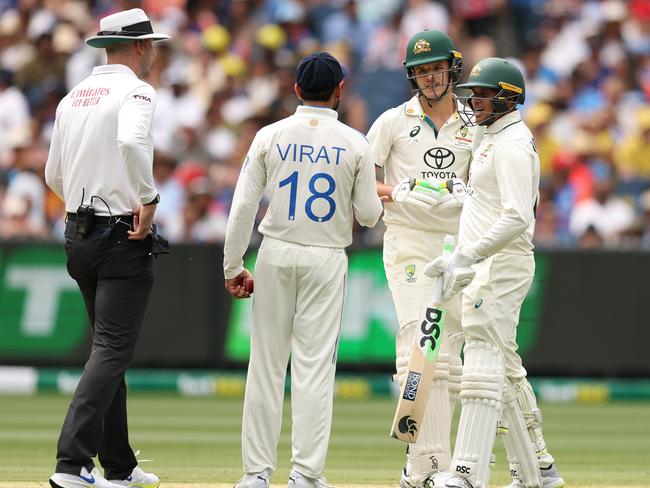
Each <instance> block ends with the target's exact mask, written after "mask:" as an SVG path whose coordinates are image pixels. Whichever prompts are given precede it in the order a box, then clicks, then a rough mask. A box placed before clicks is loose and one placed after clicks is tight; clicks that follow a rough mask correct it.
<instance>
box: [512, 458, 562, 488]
mask: <svg viewBox="0 0 650 488" xmlns="http://www.w3.org/2000/svg"><path fill="white" fill-rule="evenodd" d="M539 472H540V473H541V475H542V488H562V487H563V486H564V478H562V476H560V473H558V472H557V468H556V467H555V464H551V465H550V466H549V467H547V468H539ZM505 488H525V485H524V483H523V482H522V481H521V480H520V479H519V478H517V477H515V476H513V477H512V483H510V484H509V485H508V486H506V487H505Z"/></svg>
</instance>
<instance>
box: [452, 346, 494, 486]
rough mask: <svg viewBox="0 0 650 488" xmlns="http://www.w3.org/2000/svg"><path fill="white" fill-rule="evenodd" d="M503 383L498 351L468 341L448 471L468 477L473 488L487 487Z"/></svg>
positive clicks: (454, 474) (492, 347) (491, 347)
mask: <svg viewBox="0 0 650 488" xmlns="http://www.w3.org/2000/svg"><path fill="white" fill-rule="evenodd" d="M504 381H505V362H504V358H503V354H502V353H501V351H500V350H499V348H498V347H497V346H494V345H492V344H490V343H488V342H485V341H468V342H467V344H466V345H465V365H464V366H463V376H462V381H461V391H460V401H461V405H462V411H461V414H460V424H459V426H458V435H457V437H456V448H455V450H454V459H453V461H452V463H451V469H450V472H451V474H452V476H458V477H462V478H467V479H468V480H469V481H470V482H471V484H472V486H474V488H486V487H487V485H488V480H489V478H490V456H491V454H492V447H493V445H494V438H495V435H496V430H497V420H498V419H499V417H500V416H501V408H502V403H501V402H502V394H503V385H504Z"/></svg>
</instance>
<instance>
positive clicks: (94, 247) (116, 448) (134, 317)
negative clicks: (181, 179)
mask: <svg viewBox="0 0 650 488" xmlns="http://www.w3.org/2000/svg"><path fill="white" fill-rule="evenodd" d="M128 229H129V228H128V227H127V226H126V225H124V224H123V223H119V224H117V225H116V226H115V227H113V229H112V230H110V229H108V226H107V225H96V226H95V229H94V230H93V232H92V233H91V234H90V235H89V236H87V237H83V238H82V237H78V236H77V227H76V223H75V222H71V221H68V223H67V225H66V230H65V237H66V244H65V248H66V253H67V256H68V262H67V267H68V273H69V274H70V276H72V278H74V279H75V280H76V281H77V283H78V284H79V288H80V289H81V293H82V295H83V299H84V302H85V304H86V309H87V311H88V318H89V319H90V324H91V326H92V328H93V334H92V349H91V353H90V357H89V358H88V361H87V362H86V364H85V366H84V371H83V375H82V376H81V381H80V382H79V385H78V386H77V389H76V391H75V393H74V397H73V399H72V402H71V404H70V407H69V409H68V413H67V415H66V418H65V421H64V422H63V427H62V429H61V435H60V437H59V442H58V445H57V464H56V472H58V473H68V474H74V475H78V474H79V472H80V470H81V467H82V466H85V467H86V468H87V469H88V470H89V471H90V470H91V469H92V468H93V467H94V464H93V461H92V458H93V457H94V456H97V455H98V456H99V462H100V463H101V464H102V466H103V467H104V474H105V477H106V478H107V479H125V478H127V477H128V476H129V475H130V474H131V471H133V468H135V466H136V465H137V461H136V459H135V456H134V454H133V450H132V449H131V446H130V445H129V433H128V426H127V411H126V383H125V381H124V373H125V371H126V369H127V368H128V366H129V365H130V364H131V361H132V359H133V353H134V350H135V345H136V341H137V338H138V333H139V331H140V326H141V324H142V319H143V317H144V313H145V310H146V306H147V300H148V298H149V292H150V291H151V287H152V285H153V258H152V256H151V255H150V252H151V236H149V237H148V238H147V239H145V240H144V241H130V240H128V239H127V233H126V232H127V230H128Z"/></svg>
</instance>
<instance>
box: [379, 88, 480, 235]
mask: <svg viewBox="0 0 650 488" xmlns="http://www.w3.org/2000/svg"><path fill="white" fill-rule="evenodd" d="M457 106H458V107H460V105H457ZM436 132H437V133H436ZM481 132H482V129H480V128H476V127H466V126H465V125H464V124H463V122H462V120H461V119H460V117H459V116H458V112H454V113H453V114H452V115H451V117H449V119H448V120H447V121H446V122H445V123H444V124H443V126H442V127H440V128H436V129H434V125H433V122H432V121H431V119H429V117H428V116H426V114H425V113H424V110H423V109H422V106H421V105H420V101H419V99H418V97H417V96H414V97H413V98H411V99H410V100H408V101H407V102H405V103H403V104H402V105H400V106H398V107H395V108H392V109H390V110H387V111H386V112H384V113H383V114H381V115H380V116H379V117H378V118H377V120H376V121H375V123H374V124H373V125H372V127H371V128H370V131H369V132H368V140H369V142H370V159H371V161H372V162H373V163H374V164H376V165H377V166H380V167H383V168H384V182H385V183H386V184H388V185H396V184H397V183H398V182H399V181H400V180H401V179H403V178H407V177H412V178H418V179H424V178H437V179H440V180H446V179H449V178H460V179H462V180H463V181H467V174H468V170H469V164H470V161H471V158H472V146H473V144H474V143H475V140H476V139H477V138H478V137H480V133H481ZM459 217H460V208H432V209H430V210H424V209H421V208H419V207H416V206H413V205H408V204H400V203H387V204H386V208H385V212H384V222H385V223H386V225H391V224H400V225H406V226H409V227H412V228H415V229H420V230H425V231H435V232H444V233H450V234H456V233H457V232H458V219H459Z"/></svg>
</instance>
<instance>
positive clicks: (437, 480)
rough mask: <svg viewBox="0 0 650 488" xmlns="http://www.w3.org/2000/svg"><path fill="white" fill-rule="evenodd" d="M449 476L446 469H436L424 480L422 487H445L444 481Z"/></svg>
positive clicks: (445, 481)
mask: <svg viewBox="0 0 650 488" xmlns="http://www.w3.org/2000/svg"><path fill="white" fill-rule="evenodd" d="M450 478H451V473H449V472H448V471H438V472H437V473H435V474H432V475H431V476H429V477H428V478H427V479H426V480H424V488H445V486H446V485H445V483H447V481H448V480H449V479H450Z"/></svg>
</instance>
